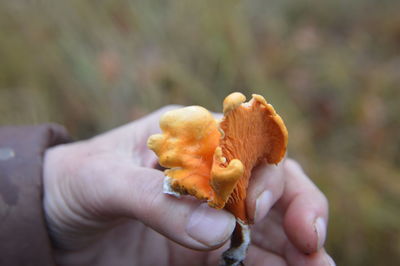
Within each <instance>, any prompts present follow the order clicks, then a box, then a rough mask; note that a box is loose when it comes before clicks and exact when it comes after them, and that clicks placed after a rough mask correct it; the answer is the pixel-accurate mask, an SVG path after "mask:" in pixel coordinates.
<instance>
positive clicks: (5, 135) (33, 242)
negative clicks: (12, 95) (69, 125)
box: [0, 124, 69, 265]
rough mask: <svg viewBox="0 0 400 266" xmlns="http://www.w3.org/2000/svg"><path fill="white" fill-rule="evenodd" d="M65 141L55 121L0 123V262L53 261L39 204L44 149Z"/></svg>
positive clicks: (36, 262)
mask: <svg viewBox="0 0 400 266" xmlns="http://www.w3.org/2000/svg"><path fill="white" fill-rule="evenodd" d="M66 142H69V137H68V134H67V132H66V131H65V129H64V128H63V127H61V126H59V125H55V124H45V125H40V126H17V127H0V254H1V255H0V265H54V260H53V257H52V252H51V244H50V240H49V236H48V234H47V230H46V224H45V220H44V214H43V207H42V196H43V191H42V162H43V154H44V152H45V150H46V149H47V148H49V147H51V146H54V145H57V144H62V143H66Z"/></svg>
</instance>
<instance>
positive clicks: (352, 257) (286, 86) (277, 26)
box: [0, 0, 400, 265]
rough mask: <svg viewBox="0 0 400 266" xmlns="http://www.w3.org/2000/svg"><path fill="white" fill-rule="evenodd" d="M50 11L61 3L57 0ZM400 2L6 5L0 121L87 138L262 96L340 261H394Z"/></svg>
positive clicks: (398, 245) (399, 199)
mask: <svg viewBox="0 0 400 266" xmlns="http://www.w3.org/2000/svg"><path fill="white" fill-rule="evenodd" d="M56 2H57V3H56ZM398 10H400V2H399V1H395V0H393V1H388V0H385V1H373V0H354V1H343V0H342V1H316V0H298V1H289V0H280V1H277V0H276V1H261V0H258V1H238V0H234V1H232V0H230V1H227V0H221V1H211V0H203V1H179V0H173V1H155V0H152V1H129V2H128V1H78V0H70V1H44V0H42V1H39V0H36V1H24V2H23V3H22V2H21V1H3V2H1V3H0V28H1V31H0V124H25V123H41V122H47V121H54V122H58V123H61V124H63V125H66V126H67V128H68V130H69V131H70V132H71V134H72V135H73V136H74V137H75V138H77V139H80V138H86V137H89V136H92V135H94V134H96V133H99V132H102V131H105V130H108V129H111V128H113V127H115V126H118V125H121V124H124V123H126V122H129V121H131V120H133V119H136V118H138V117H140V116H141V115H144V114H146V113H148V112H150V111H152V110H155V109H156V108H159V107H161V106H163V105H166V104H172V103H174V104H176V103H177V104H183V105H193V104H198V105H202V106H205V107H207V108H209V109H211V110H213V111H220V110H221V102H222V100H223V98H224V97H225V96H226V95H227V94H228V93H230V92H232V91H241V92H243V93H244V94H246V95H247V96H250V95H251V94H252V93H259V94H262V95H264V96H265V97H266V98H267V100H268V101H269V102H271V103H272V104H273V105H274V107H275V108H276V109H277V111H278V112H279V113H280V114H281V115H282V117H283V118H284V120H285V122H286V124H287V126H288V128H289V134H290V138H289V155H290V156H292V157H295V158H296V159H298V160H299V161H300V162H301V163H302V164H303V165H304V167H305V168H306V171H307V172H308V173H309V174H310V175H311V176H312V178H313V179H314V181H315V182H316V183H317V184H318V185H319V186H320V187H321V189H322V190H323V191H324V193H326V195H327V196H328V198H329V200H330V207H331V216H330V231H329V239H328V243H327V244H328V251H329V252H330V253H331V254H332V255H333V257H334V258H335V259H336V260H337V262H338V265H399V264H400V180H399V178H400V170H399V165H400V115H399V114H400V16H399V15H398Z"/></svg>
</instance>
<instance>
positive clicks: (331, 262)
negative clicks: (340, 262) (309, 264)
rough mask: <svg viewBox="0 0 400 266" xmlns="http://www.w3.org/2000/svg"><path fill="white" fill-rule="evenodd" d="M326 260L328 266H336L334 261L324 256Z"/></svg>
mask: <svg viewBox="0 0 400 266" xmlns="http://www.w3.org/2000/svg"><path fill="white" fill-rule="evenodd" d="M326 260H327V262H328V265H329V266H336V263H335V261H334V260H333V259H332V257H331V256H329V255H328V254H326Z"/></svg>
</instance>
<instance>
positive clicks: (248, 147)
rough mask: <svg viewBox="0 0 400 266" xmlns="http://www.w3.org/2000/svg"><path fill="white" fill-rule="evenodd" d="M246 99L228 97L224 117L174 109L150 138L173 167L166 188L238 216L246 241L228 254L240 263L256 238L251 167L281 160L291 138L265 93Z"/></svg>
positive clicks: (241, 237)
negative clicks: (250, 193) (249, 196)
mask: <svg viewBox="0 0 400 266" xmlns="http://www.w3.org/2000/svg"><path fill="white" fill-rule="evenodd" d="M245 100H246V98H245V96H244V95H243V94H241V93H238V92H235V93H232V94H230V95H229V96H228V97H226V98H225V100H224V104H223V112H224V117H223V118H222V120H221V121H220V122H218V121H216V120H215V119H214V118H213V116H212V115H211V113H210V112H208V111H207V110H206V109H204V108H203V107H200V106H190V107H185V108H182V109H178V110H173V111H169V112H167V113H165V114H164V115H163V116H162V117H161V119H160V127H161V130H162V132H163V133H162V134H157V135H153V136H151V137H150V138H149V139H148V142H147V145H148V147H149V148H150V149H151V150H153V151H154V152H155V153H156V154H157V156H158V157H159V163H160V165H162V166H164V167H167V168H171V169H168V170H166V171H165V175H166V178H165V181H164V192H165V193H168V194H174V195H182V194H190V195H193V196H195V197H196V198H198V199H200V200H207V202H208V204H209V205H210V206H211V207H214V208H218V209H220V208H225V209H227V210H228V211H230V212H231V213H232V214H234V215H235V217H236V218H237V221H238V224H239V225H240V228H239V229H238V230H235V232H236V237H235V239H239V242H240V243H239V244H237V243H236V244H235V243H232V244H231V249H230V250H228V251H227V252H225V253H224V256H225V258H226V260H227V261H228V260H232V259H233V260H237V261H239V262H240V261H241V260H243V259H244V255H245V253H246V249H247V246H248V244H249V242H250V239H249V228H248V226H247V225H248V224H249V223H250V222H251V221H250V220H249V217H248V213H247V210H246V202H245V201H246V195H247V187H248V184H249V179H250V177H251V171H252V169H253V168H254V167H255V166H257V165H259V164H261V163H270V164H277V163H278V162H279V161H280V160H281V159H282V158H283V156H284V155H285V152H286V146H287V138H288V133H287V130H286V127H285V125H284V123H283V121H282V119H281V117H280V116H279V115H278V114H277V113H276V112H275V110H274V108H273V107H272V105H270V104H268V103H267V102H266V100H265V99H264V98H263V97H262V96H260V95H256V94H254V95H253V97H252V99H251V100H250V101H249V102H247V103H245ZM232 239H233V238H232ZM232 242H234V241H232Z"/></svg>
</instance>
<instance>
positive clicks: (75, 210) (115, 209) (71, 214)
mask: <svg viewBox="0 0 400 266" xmlns="http://www.w3.org/2000/svg"><path fill="white" fill-rule="evenodd" d="M171 109H177V107H166V108H163V109H160V110H158V111H157V112H155V113H152V114H150V115H148V116H146V117H144V118H142V119H139V120H137V121H135V122H133V123H131V124H128V125H125V126H122V127H120V128H117V129H114V130H112V131H110V132H108V133H105V134H102V135H99V136H97V137H94V138H92V139H90V140H87V141H82V142H77V143H73V144H68V145H63V146H58V147H55V148H52V149H50V150H49V151H48V152H47V153H46V156H45V169H44V189H45V190H44V207H45V213H46V216H47V220H48V225H49V229H50V233H51V237H52V240H53V242H54V245H55V249H56V251H55V257H56V260H57V263H58V264H60V265H72V264H80V265H111V264H112V265H205V264H206V265H218V261H219V258H220V256H221V254H222V253H223V251H224V250H226V249H227V248H228V247H229V243H228V242H227V240H228V239H229V238H230V236H231V234H232V232H233V230H234V228H235V223H236V219H235V216H234V215H232V214H231V212H229V211H227V210H225V209H222V210H217V209H214V208H211V207H209V206H207V204H206V203H202V202H201V201H198V200H196V199H194V198H193V197H186V196H183V197H181V198H179V199H178V198H176V197H173V196H170V195H166V194H164V193H163V191H168V190H169V191H170V192H171V193H173V192H174V191H175V192H176V191H177V190H178V191H179V193H181V194H183V190H184V189H186V188H185V187H186V186H188V187H190V186H189V185H185V186H183V185H182V184H189V183H190V182H192V181H193V182H194V181H195V179H193V180H192V181H190V180H186V181H185V182H183V181H179V183H178V185H174V182H172V181H167V182H165V183H164V173H163V172H162V171H160V170H157V167H156V165H157V157H156V156H155V155H154V153H153V152H152V151H150V150H148V148H147V147H146V140H147V138H148V137H149V136H150V135H152V134H155V133H158V132H159V128H158V121H159V120H160V117H161V116H162V115H163V114H165V113H166V112H167V111H169V110H171ZM207 115H208V114H207ZM210 121H211V120H210ZM213 123H215V125H217V122H216V121H215V120H212V121H211V124H210V125H211V126H213ZM199 130H200V129H199ZM199 130H196V131H195V132H200V131H199ZM225 131H226V130H225ZM218 134H219V135H218ZM218 134H217V135H218V138H216V139H217V142H216V144H217V145H218V144H219V143H220V142H219V138H220V136H221V135H220V134H221V133H218ZM171 135H172V131H171ZM213 139H214V138H213V137H210V139H209V140H207V141H210V143H212V142H213V141H214V140H213ZM175 141H178V142H179V141H186V142H187V143H190V142H193V139H190V138H189V139H185V140H183V139H176V140H175ZM156 142H157V140H156ZM168 142H169V144H168V145H170V147H171V151H173V150H174V149H177V150H175V151H174V153H176V154H182V155H185V156H187V155H188V154H192V155H193V156H192V157H194V158H195V159H191V160H188V159H187V158H186V159H184V160H183V162H184V165H185V167H182V164H181V163H182V161H180V162H174V160H176V159H174V158H171V157H170V156H168V155H166V156H165V158H164V159H162V160H165V161H167V162H168V164H175V163H176V164H177V166H172V167H182V169H177V168H175V169H174V168H172V169H171V170H169V171H171V172H170V173H169V175H168V176H176V177H177V180H178V179H179V176H180V175H184V174H187V173H191V174H192V175H199V176H200V175H202V174H203V172H202V171H203V170H205V169H213V168H214V169H218V168H216V167H223V166H224V168H229V165H230V164H229V161H228V159H229V160H230V159H231V158H228V156H226V155H224V152H223V149H222V150H221V151H217V152H216V153H215V149H214V150H207V149H208V148H207V147H211V146H212V145H214V144H212V145H210V146H207V147H206V148H204V147H203V148H201V147H195V145H186V146H184V145H176V143H175V144H174V141H173V138H170V139H169V141H168ZM168 142H167V143H168ZM192 144H193V143H192ZM188 149H189V150H188ZM188 152H189V153H188ZM221 152H222V153H221ZM166 154H167V153H166ZM196 156H197V157H196ZM201 156H203V158H204V157H205V156H211V158H212V159H213V160H214V158H216V162H220V164H219V165H215V164H211V165H205V164H203V165H201V164H202V163H203V162H202V160H196V158H197V159H199V158H200V157H201ZM222 157H225V158H227V162H228V165H227V166H226V167H225V165H224V163H225V162H224V159H222ZM160 159H161V158H160ZM233 159H235V158H233ZM239 159H240V161H241V163H242V164H243V165H246V162H244V161H242V159H241V158H239ZM178 160H179V159H178ZM218 160H219V161H218ZM230 161H232V160H230ZM196 164H198V167H197V168H196V167H195V165H196ZM231 164H232V163H231ZM238 164H239V163H238ZM186 166H187V167H186ZM231 167H233V168H232V169H236V170H234V171H233V172H235V171H237V169H238V168H237V165H236V166H235V164H233V166H231ZM239 168H240V167H239ZM183 171H186V172H183ZM226 171H228V172H229V169H228V170H226ZM244 171H245V170H244ZM239 172H240V171H239ZM208 176H209V174H208ZM216 176H219V177H224V175H223V174H222V175H218V174H217V175H216ZM227 176H228V177H232V176H235V174H231V173H229V174H228V175H227ZM220 179H221V182H222V181H224V180H225V179H224V178H220ZM228 179H229V178H228ZM233 179H235V178H233ZM229 180H230V181H229ZM229 180H228V181H229V182H227V183H228V184H230V186H233V185H232V184H233V183H235V182H238V181H237V180H236V181H232V180H231V179H229ZM248 182H249V183H248V186H247V190H246V192H247V193H246V196H245V199H244V201H242V202H243V204H244V205H242V206H245V212H246V217H247V219H248V221H254V222H255V224H254V225H252V226H251V228H252V229H251V235H252V237H251V239H252V241H251V243H250V246H249V249H248V254H247V257H246V260H245V261H244V262H245V264H247V263H249V264H254V265H286V264H290V265H311V266H312V265H330V264H329V263H330V262H332V260H331V259H330V257H329V256H328V255H327V254H326V252H325V251H324V249H323V244H324V240H325V235H326V222H327V215H328V209H327V202H326V199H325V197H324V196H323V194H322V193H321V192H320V191H319V190H318V189H317V188H316V187H315V185H314V184H313V183H312V182H311V181H310V180H309V178H308V177H307V176H306V175H305V174H304V173H303V171H302V170H301V168H300V166H299V165H298V164H297V163H295V162H294V161H292V160H290V159H286V160H284V161H283V162H281V163H279V164H278V165H264V164H262V165H259V166H258V167H256V168H255V169H254V170H253V171H252V173H251V178H250V179H249V181H248ZM217 183H218V182H217ZM163 184H164V185H165V189H163ZM194 184H196V186H197V185H198V183H197V181H196V182H194ZM199 184H201V183H199ZM203 185H204V186H205V187H204V188H203V189H196V190H195V191H202V192H201V193H206V192H207V193H209V194H199V197H200V196H202V197H204V198H203V199H204V200H209V199H210V198H211V197H212V193H214V202H215V206H220V207H221V208H222V207H223V206H221V205H220V204H219V203H220V202H221V200H220V199H218V198H217V197H216V195H215V192H211V194H210V190H209V188H210V186H211V185H210V184H203ZM214 186H215V184H214ZM189 190H190V189H188V191H186V192H185V193H189ZM213 191H214V190H213ZM217 191H218V189H217ZM224 191H225V192H226V190H224V189H223V190H222V193H221V192H219V193H220V194H219V195H218V197H220V198H222V199H224V198H226V195H228V194H229V193H228V192H226V193H225V194H224ZM196 193H197V192H196ZM190 194H191V193H190ZM213 204H214V203H213ZM225 207H226V203H225ZM267 214H268V215H267ZM235 215H236V214H235ZM236 216H237V215H236ZM307 254H308V255H307Z"/></svg>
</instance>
